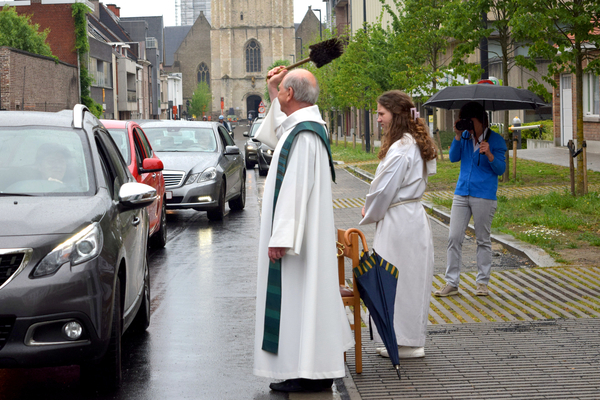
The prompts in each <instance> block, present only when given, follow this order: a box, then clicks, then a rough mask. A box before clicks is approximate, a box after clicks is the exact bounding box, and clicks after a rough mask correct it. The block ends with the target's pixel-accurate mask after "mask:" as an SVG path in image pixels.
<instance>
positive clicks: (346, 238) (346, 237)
mask: <svg viewBox="0 0 600 400" xmlns="http://www.w3.org/2000/svg"><path fill="white" fill-rule="evenodd" d="M351 233H357V234H358V236H359V237H360V239H361V240H362V246H363V250H364V251H369V246H367V239H366V238H365V234H364V233H362V231H361V230H360V229H356V228H350V229H347V230H346V233H344V241H345V242H346V246H350V244H351V242H350V234H351Z"/></svg>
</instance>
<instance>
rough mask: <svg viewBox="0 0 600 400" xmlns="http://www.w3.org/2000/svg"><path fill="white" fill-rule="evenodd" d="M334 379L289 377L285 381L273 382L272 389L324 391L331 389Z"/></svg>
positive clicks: (283, 390) (279, 390) (282, 390)
mask: <svg viewBox="0 0 600 400" xmlns="http://www.w3.org/2000/svg"><path fill="white" fill-rule="evenodd" d="M331 385H333V379H302V378H300V379H288V380H285V381H283V382H278V383H271V384H270V385H269V387H270V388H271V390H276V391H278V392H322V391H324V390H328V389H331Z"/></svg>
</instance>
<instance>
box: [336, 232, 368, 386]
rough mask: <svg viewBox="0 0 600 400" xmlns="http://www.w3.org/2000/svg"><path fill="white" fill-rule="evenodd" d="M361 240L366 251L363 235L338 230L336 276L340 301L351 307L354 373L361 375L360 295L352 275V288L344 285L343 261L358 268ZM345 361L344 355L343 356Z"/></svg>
mask: <svg viewBox="0 0 600 400" xmlns="http://www.w3.org/2000/svg"><path fill="white" fill-rule="evenodd" d="M359 237H360V238H361V240H362V244H363V248H364V249H368V247H367V241H366V239H365V235H364V234H363V233H362V232H361V231H360V230H358V229H355V228H351V229H348V230H343V229H338V241H337V249H338V253H337V254H338V276H339V282H340V294H341V295H342V301H343V303H344V306H352V312H353V314H354V323H353V324H350V328H352V330H353V331H354V341H355V342H356V346H355V353H354V354H355V358H356V373H357V374H360V373H362V340H361V335H360V328H361V319H360V311H361V308H360V295H359V293H358V288H357V286H356V278H355V276H354V273H352V272H350V273H351V274H352V288H350V287H348V285H346V272H345V268H344V265H345V259H346V258H349V259H351V260H352V268H353V269H354V268H355V267H357V266H358V262H359V257H360V251H359V247H358V238H359ZM344 359H345V354H344Z"/></svg>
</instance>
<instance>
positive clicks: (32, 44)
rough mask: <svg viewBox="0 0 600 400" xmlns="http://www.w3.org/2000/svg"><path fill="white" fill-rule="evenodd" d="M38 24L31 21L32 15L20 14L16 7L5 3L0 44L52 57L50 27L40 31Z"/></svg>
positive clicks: (1, 11)
mask: <svg viewBox="0 0 600 400" xmlns="http://www.w3.org/2000/svg"><path fill="white" fill-rule="evenodd" d="M39 29H40V26H39V25H38V24H32V23H31V16H30V15H19V14H17V10H16V8H15V7H9V6H8V5H4V7H2V10H0V46H8V47H13V48H15V49H19V50H24V51H28V52H30V53H34V54H40V55H42V56H47V57H52V58H54V59H55V60H58V58H57V57H55V56H54V55H53V54H52V50H51V49H50V45H49V44H48V43H46V39H47V37H48V34H49V33H50V29H48V28H46V29H44V31H43V32H40V31H39Z"/></svg>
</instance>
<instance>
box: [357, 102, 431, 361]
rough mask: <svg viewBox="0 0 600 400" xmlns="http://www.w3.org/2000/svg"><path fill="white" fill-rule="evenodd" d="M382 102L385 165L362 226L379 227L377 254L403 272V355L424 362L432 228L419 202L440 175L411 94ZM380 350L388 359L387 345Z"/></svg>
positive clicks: (399, 328)
mask: <svg viewBox="0 0 600 400" xmlns="http://www.w3.org/2000/svg"><path fill="white" fill-rule="evenodd" d="M377 102H378V104H377V113H378V119H377V121H378V122H379V123H380V124H381V125H382V128H383V132H384V139H383V143H382V147H381V151H380V153H379V157H380V158H381V162H380V163H379V166H378V167H377V171H376V173H375V178H374V179H373V181H372V183H371V187H370V189H369V193H368V194H367V198H366V201H365V207H364V208H363V219H362V221H360V225H365V224H372V223H376V224H377V225H376V231H375V239H374V242H373V250H374V251H376V252H377V254H379V255H380V256H381V257H382V258H383V259H385V260H386V261H387V262H389V263H391V264H393V265H394V266H395V267H396V268H397V269H398V284H397V287H396V298H395V305H394V330H395V333H396V340H397V342H398V354H399V356H400V358H419V357H424V356H425V350H424V346H425V339H426V333H427V320H428V316H429V301H430V298H431V282H432V279H433V261H434V260H433V237H432V233H431V228H430V226H429V220H428V217H427V213H426V212H425V210H424V208H423V206H422V205H421V203H420V200H421V197H422V196H423V193H424V192H425V189H426V188H427V176H428V175H431V174H434V173H435V169H436V164H435V163H436V158H435V157H436V151H435V147H434V144H433V141H432V139H431V138H430V137H429V135H428V132H427V129H426V128H425V125H424V123H423V121H422V120H421V119H419V118H418V112H417V111H416V107H415V106H414V104H413V102H412V99H411V98H410V97H409V96H408V95H406V94H405V93H403V92H400V91H398V90H392V91H390V92H386V93H384V94H383V95H381V96H380V97H379V99H378V100H377ZM377 336H378V335H377ZM376 339H377V337H376ZM377 352H378V353H379V354H381V355H382V356H384V357H387V356H388V352H387V350H386V349H385V347H381V348H378V349H377Z"/></svg>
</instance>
